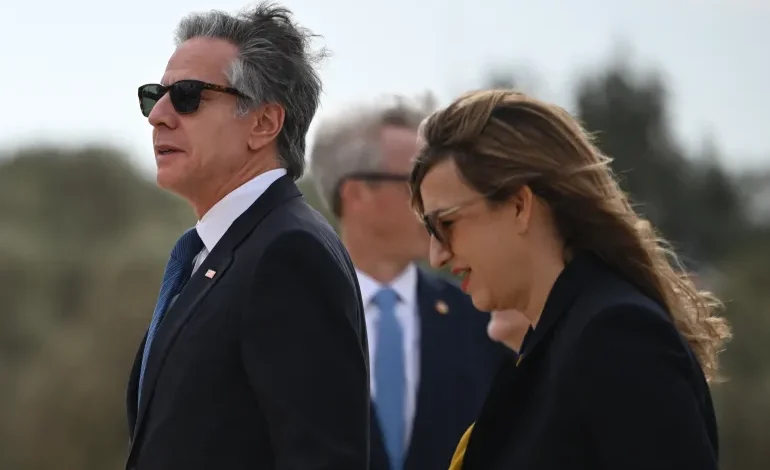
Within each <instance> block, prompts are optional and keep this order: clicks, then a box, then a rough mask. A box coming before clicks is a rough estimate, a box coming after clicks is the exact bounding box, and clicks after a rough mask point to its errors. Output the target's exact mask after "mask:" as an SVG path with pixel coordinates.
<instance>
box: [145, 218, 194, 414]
mask: <svg viewBox="0 0 770 470" xmlns="http://www.w3.org/2000/svg"><path fill="white" fill-rule="evenodd" d="M202 249H203V242H202V241H201V239H200V236H198V232H197V231H196V230H195V228H191V229H189V230H187V231H186V232H185V233H184V234H183V235H182V236H181V237H179V240H177V242H176V245H174V249H173V250H171V256H169V259H168V263H167V264H166V271H165V272H164V273H163V284H161V287H160V294H159V295H158V301H157V303H156V304H155V311H154V312H153V313H152V321H150V328H149V329H148V330H147V341H145V343H144V353H143V355H142V367H141V370H140V372H139V389H138V393H137V408H138V407H139V403H140V400H141V396H142V382H143V381H144V370H145V368H146V366H147V358H148V357H149V355H150V347H151V346H152V340H153V339H154V338H155V333H157V332H158V327H160V323H161V321H163V317H164V316H165V315H166V310H168V306H169V303H170V302H171V299H173V298H174V296H175V295H177V294H178V293H179V291H180V290H181V289H182V286H184V284H185V281H186V280H187V279H188V278H189V277H190V275H191V274H192V268H193V260H194V259H195V256H196V255H197V254H198V253H200V251H201V250H202Z"/></svg>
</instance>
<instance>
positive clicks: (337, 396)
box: [126, 177, 369, 470]
mask: <svg viewBox="0 0 770 470" xmlns="http://www.w3.org/2000/svg"><path fill="white" fill-rule="evenodd" d="M209 270H212V271H214V272H215V273H216V274H215V275H214V276H213V277H211V278H209V277H206V276H205V273H206V272H207V271H209ZM143 347H144V343H142V345H141V346H140V348H139V351H138V352H137V356H136V361H135V363H134V367H133V370H132V372H131V377H130V382H129V386H128V403H127V405H128V424H129V430H130V435H131V447H130V451H129V456H128V462H127V465H126V467H127V468H130V469H137V470H155V469H157V470H161V469H162V470H172V469H173V470H176V469H180V470H181V469H184V470H194V469H206V470H213V469H227V470H238V469H244V470H245V469H249V470H255V469H261V470H263V469H264V470H267V469H275V470H311V469H312V470H322V469H323V470H362V469H363V470H365V469H366V468H367V465H368V459H369V452H368V450H369V442H368V432H369V375H368V374H369V373H368V349H367V344H366V327H365V323H364V316H363V306H362V304H361V294H360V292H359V288H358V281H357V279H356V274H355V270H354V268H353V266H352V263H351V262H350V260H349V258H348V255H347V251H346V250H345V249H344V248H343V247H342V245H341V243H340V241H339V239H338V238H337V236H336V234H335V233H334V231H333V230H332V228H331V227H330V226H329V225H328V224H327V223H326V222H325V220H324V219H323V217H321V216H320V215H319V214H318V213H317V212H315V211H314V210H313V209H311V208H310V206H309V205H308V204H307V203H306V202H305V201H304V200H303V199H302V197H301V195H300V192H299V190H298V189H297V187H296V186H295V184H294V182H293V181H292V180H291V179H290V178H288V177H282V178H280V179H279V180H277V181H276V182H275V183H273V184H272V185H271V186H270V187H269V189H268V190H267V191H266V192H265V193H264V194H263V195H262V196H261V197H260V198H259V199H258V200H257V201H256V202H255V203H254V204H253V205H252V206H251V208H249V209H248V210H247V211H246V212H245V213H244V214H243V215H242V216H241V217H240V218H238V219H237V220H236V221H235V223H234V224H233V225H232V226H231V227H230V229H229V230H228V231H227V233H226V234H225V235H224V237H223V238H222V239H221V240H220V241H219V243H218V244H217V245H216V247H215V248H214V249H213V250H212V252H211V253H210V254H209V255H208V257H207V258H206V260H205V261H204V263H203V264H202V266H201V267H200V268H199V269H198V270H197V271H196V272H195V274H194V275H193V276H192V277H191V278H190V280H189V281H188V283H187V285H186V286H185V287H184V289H183V290H182V292H181V293H180V295H179V297H178V298H177V300H176V302H175V303H174V304H173V305H172V306H171V308H170V309H169V311H168V312H167V314H166V316H165V318H164V320H163V323H162V324H161V326H160V329H159V331H158V333H157V335H156V336H155V340H154V344H153V347H152V350H151V351H152V352H151V354H150V357H149V360H148V366H147V370H146V372H145V380H144V384H143V387H144V388H143V391H142V403H141V407H140V408H139V410H137V409H136V397H137V390H136V387H137V383H138V372H139V364H140V361H141V357H142V353H141V351H142V349H143Z"/></svg>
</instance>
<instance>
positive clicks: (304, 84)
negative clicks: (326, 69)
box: [175, 2, 325, 180]
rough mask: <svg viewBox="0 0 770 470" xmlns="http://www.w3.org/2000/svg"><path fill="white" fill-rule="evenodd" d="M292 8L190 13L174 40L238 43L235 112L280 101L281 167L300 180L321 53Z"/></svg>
mask: <svg viewBox="0 0 770 470" xmlns="http://www.w3.org/2000/svg"><path fill="white" fill-rule="evenodd" d="M291 16H292V14H291V12H290V11H289V10H288V9H286V8H283V7H279V6H275V5H273V4H271V3H267V2H265V3H260V4H258V5H257V6H256V7H254V8H253V9H249V10H245V11H243V12H241V13H238V14H236V15H230V14H228V13H225V12H222V11H217V10H214V11H210V12H206V13H193V14H191V15H189V16H187V17H185V18H183V19H182V20H181V21H180V22H179V26H178V27H177V31H176V35H175V36H176V44H177V45H179V44H181V43H183V42H185V41H187V40H189V39H192V38H196V37H209V38H220V39H224V40H227V41H229V42H230V43H232V44H234V45H236V46H237V47H238V51H239V54H238V57H237V59H236V60H235V61H234V62H233V63H232V65H231V66H230V68H229V70H227V71H225V72H226V73H227V77H228V80H229V81H230V86H232V87H234V88H236V89H237V90H239V91H240V92H241V93H243V94H244V95H245V97H239V98H238V103H237V112H238V115H240V116H244V115H246V114H247V113H248V112H249V111H250V110H252V109H255V108H257V107H258V106H260V105H261V104H264V103H276V104H280V105H281V106H282V107H283V108H284V110H285V113H286V116H285V118H284V122H283V128H282V129H281V132H280V134H279V135H278V153H279V159H280V164H281V166H283V167H285V168H286V170H287V172H288V174H289V175H290V176H291V177H292V178H294V179H295V180H296V179H299V178H300V177H301V176H302V175H303V173H304V171H305V139H306V136H307V132H308V128H309V127H310V122H311V121H312V120H313V116H315V113H316V111H317V109H318V104H319V100H320V94H321V79H320V77H319V76H318V73H317V72H316V70H315V69H314V64H315V62H316V61H317V60H320V59H321V58H323V57H324V56H325V51H324V50H322V51H320V52H319V53H317V54H313V53H312V52H311V50H310V42H311V40H312V38H313V37H314V35H313V34H312V33H310V31H308V30H306V29H304V28H301V27H299V26H298V25H296V24H294V23H293V22H292V19H291Z"/></svg>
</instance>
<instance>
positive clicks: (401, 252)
mask: <svg viewBox="0 0 770 470" xmlns="http://www.w3.org/2000/svg"><path fill="white" fill-rule="evenodd" d="M424 116H425V112H424V111H423V110H422V109H420V107H419V106H413V105H411V104H409V103H407V102H406V101H405V100H400V101H399V102H397V103H394V105H393V106H382V107H372V108H366V107H362V108H361V109H358V110H354V111H349V112H347V113H346V114H345V115H344V116H343V117H342V118H340V119H338V120H329V121H327V122H322V123H321V126H320V127H319V130H318V133H317V136H316V141H315V144H314V147H313V150H312V152H311V174H312V176H313V178H314V180H315V182H316V183H317V185H318V190H319V193H320V195H321V196H322V198H323V200H324V201H325V202H326V203H327V204H328V206H329V208H330V209H331V211H332V212H333V214H334V216H336V218H337V219H338V222H339V230H340V233H341V237H342V240H343V242H344V243H345V246H346V248H347V249H348V251H349V253H350V255H351V258H352V259H353V262H354V264H355V266H356V270H357V274H358V280H359V284H360V286H361V293H362V298H363V301H364V309H365V311H366V324H367V331H368V338H369V355H370V359H371V369H370V371H371V378H370V383H371V393H372V402H373V407H372V411H373V413H372V419H371V423H372V432H371V435H372V439H371V465H370V468H371V469H372V470H446V469H447V468H448V466H449V463H450V459H451V457H452V453H453V451H454V449H455V446H456V445H457V442H458V441H459V439H460V437H461V436H462V434H463V432H464V431H465V429H466V428H467V427H468V425H470V423H471V422H472V421H473V420H474V419H475V418H476V414H477V413H478V412H479V409H480V407H481V404H482V402H483V400H484V397H485V395H486V393H487V389H488V387H489V384H490V382H491V379H492V375H493V373H494V371H495V370H497V367H498V365H499V363H500V360H501V358H502V356H503V355H504V354H506V351H504V350H503V348H502V347H501V346H499V345H497V344H495V343H493V342H492V341H491V340H490V339H489V338H488V337H487V334H486V324H487V321H488V319H489V316H488V314H486V313H481V312H478V311H476V310H475V309H474V308H473V307H472V304H471V302H470V299H469V298H468V297H467V296H466V295H465V294H464V293H463V292H462V291H461V290H460V289H459V288H458V287H457V286H456V285H455V284H454V283H452V282H450V281H449V280H448V279H446V278H443V277H439V276H438V275H436V274H433V273H430V272H428V271H426V270H423V269H421V268H419V267H418V266H417V264H416V263H415V261H417V260H420V259H424V258H425V257H426V256H427V250H428V237H427V234H426V232H425V230H424V228H423V227H422V226H421V225H420V223H419V222H418V220H417V218H416V217H415V215H414V213H412V212H411V210H410V209H409V190H408V187H407V179H408V175H409V171H410V169H411V164H412V157H413V156H414V155H415V154H416V151H417V127H418V125H419V123H420V121H421V119H422V118H423V117H424Z"/></svg>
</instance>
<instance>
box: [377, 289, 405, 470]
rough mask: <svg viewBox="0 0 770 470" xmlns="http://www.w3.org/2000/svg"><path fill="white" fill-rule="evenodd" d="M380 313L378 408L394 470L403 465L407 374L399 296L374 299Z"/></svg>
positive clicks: (386, 294)
mask: <svg viewBox="0 0 770 470" xmlns="http://www.w3.org/2000/svg"><path fill="white" fill-rule="evenodd" d="M372 301H373V302H374V304H375V305H376V306H377V307H378V308H379V310H380V320H379V323H378V325H377V342H376V350H375V353H374V373H375V387H376V389H375V398H374V402H375V407H376V409H377V417H378V418H379V422H380V429H381V430H382V435H383V438H384V440H385V450H386V451H387V453H388V457H389V459H390V469H391V470H401V469H402V468H403V465H404V448H405V442H404V441H405V438H404V436H405V432H406V426H405V417H404V402H405V396H406V374H405V373H404V362H405V361H404V334H403V331H402V329H401V325H400V324H399V323H398V319H397V318H396V303H397V302H398V294H396V292H395V291H394V290H393V289H390V288H383V289H382V290H380V291H379V292H378V293H377V295H375V296H374V299H372Z"/></svg>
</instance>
